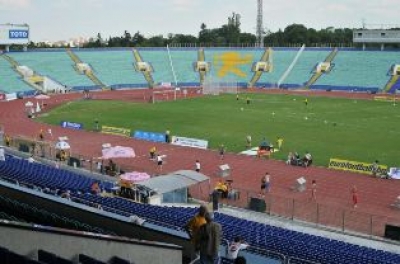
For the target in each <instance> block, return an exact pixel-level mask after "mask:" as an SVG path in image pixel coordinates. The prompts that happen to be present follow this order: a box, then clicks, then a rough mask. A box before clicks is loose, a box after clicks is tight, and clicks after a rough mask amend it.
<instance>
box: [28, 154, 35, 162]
mask: <svg viewBox="0 0 400 264" xmlns="http://www.w3.org/2000/svg"><path fill="white" fill-rule="evenodd" d="M28 162H29V163H34V162H35V159H34V158H33V155H32V156H30V157H29V158H28Z"/></svg>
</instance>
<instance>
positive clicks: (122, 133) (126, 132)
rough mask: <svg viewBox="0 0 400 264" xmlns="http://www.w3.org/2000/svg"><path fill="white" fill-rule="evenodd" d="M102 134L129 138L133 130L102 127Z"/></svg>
mask: <svg viewBox="0 0 400 264" xmlns="http://www.w3.org/2000/svg"><path fill="white" fill-rule="evenodd" d="M101 133H105V134H112V135H117V136H124V137H129V136H130V135H131V130H130V129H126V128H121V127H110V126H101Z"/></svg>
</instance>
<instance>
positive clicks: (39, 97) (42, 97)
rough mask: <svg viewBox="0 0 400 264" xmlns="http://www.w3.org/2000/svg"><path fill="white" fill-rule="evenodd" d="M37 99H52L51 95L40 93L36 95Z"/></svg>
mask: <svg viewBox="0 0 400 264" xmlns="http://www.w3.org/2000/svg"><path fill="white" fill-rule="evenodd" d="M35 99H38V100H46V99H50V96H48V95H45V94H39V95H36V96H35Z"/></svg>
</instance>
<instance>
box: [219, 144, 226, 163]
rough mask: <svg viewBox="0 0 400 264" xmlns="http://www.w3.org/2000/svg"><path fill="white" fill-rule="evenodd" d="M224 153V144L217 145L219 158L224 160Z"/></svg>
mask: <svg viewBox="0 0 400 264" xmlns="http://www.w3.org/2000/svg"><path fill="white" fill-rule="evenodd" d="M224 155H225V146H224V144H221V145H220V146H219V158H220V159H221V160H224Z"/></svg>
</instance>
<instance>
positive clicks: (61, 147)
mask: <svg viewBox="0 0 400 264" xmlns="http://www.w3.org/2000/svg"><path fill="white" fill-rule="evenodd" d="M55 148H56V149H58V150H68V149H70V148H71V146H70V145H69V144H68V142H66V141H58V142H57V143H56V146H55Z"/></svg>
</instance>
